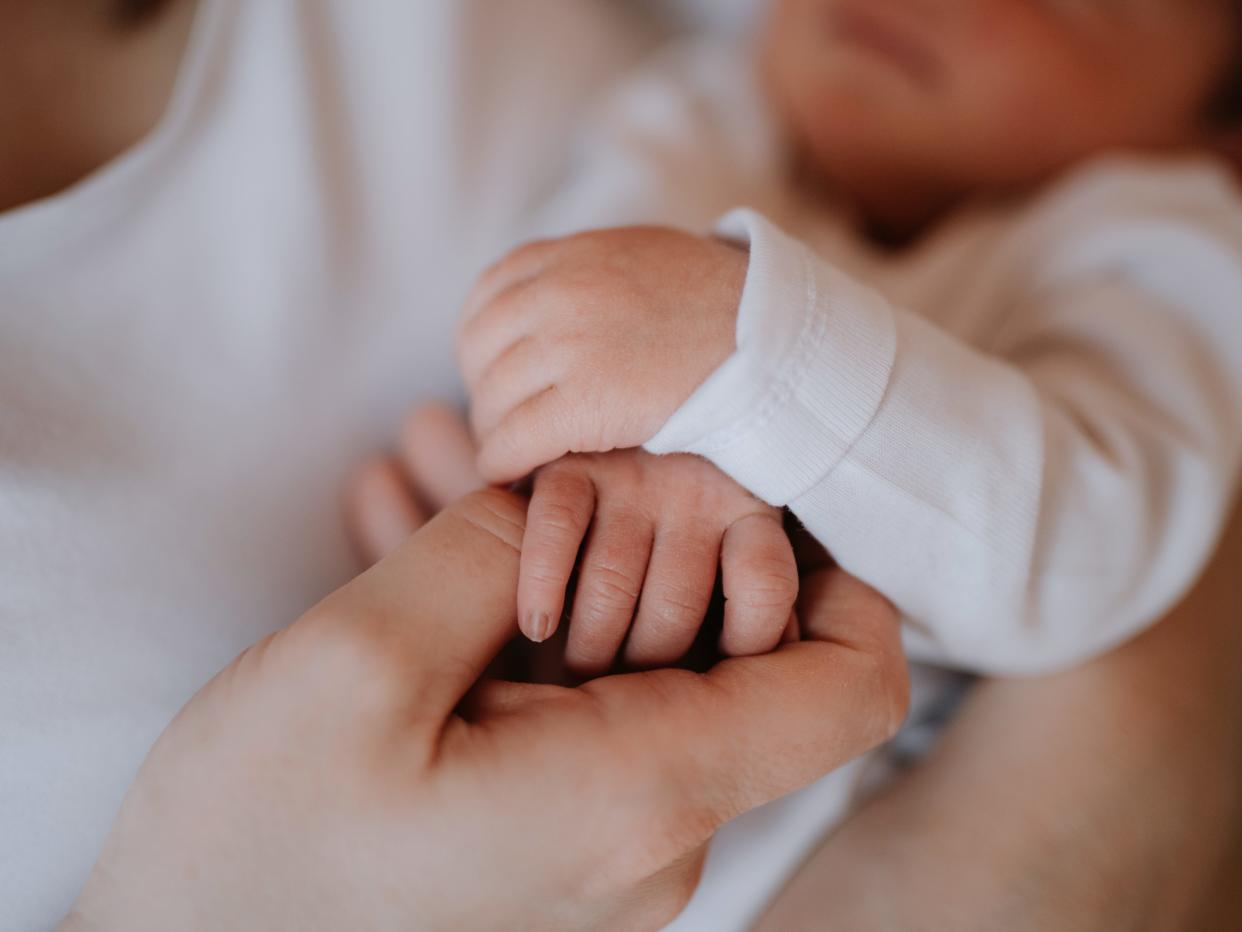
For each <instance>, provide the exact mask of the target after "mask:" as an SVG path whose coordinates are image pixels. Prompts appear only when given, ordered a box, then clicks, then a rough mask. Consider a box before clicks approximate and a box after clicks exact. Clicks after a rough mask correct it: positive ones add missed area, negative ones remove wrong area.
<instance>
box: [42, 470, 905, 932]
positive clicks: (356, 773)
mask: <svg viewBox="0 0 1242 932" xmlns="http://www.w3.org/2000/svg"><path fill="white" fill-rule="evenodd" d="M523 509H524V505H523V504H522V502H521V500H520V499H519V498H517V497H516V496H512V495H509V494H507V493H503V492H499V491H495V490H492V491H486V492H480V493H475V494H473V495H470V496H468V497H467V498H465V499H463V500H462V501H460V502H458V503H457V504H456V505H453V506H451V507H449V508H448V509H446V510H445V511H443V512H441V514H440V515H439V516H437V517H436V518H435V519H434V520H432V521H431V522H430V523H429V524H428V525H427V526H426V527H424V528H423V529H422V531H420V532H419V533H418V534H416V535H415V536H413V537H412V538H410V539H409V540H408V541H407V542H406V543H405V544H403V545H402V546H401V547H399V548H398V549H397V550H396V551H395V552H394V553H393V554H391V555H390V556H389V557H388V558H387V559H385V560H384V561H382V562H381V563H379V564H378V565H376V566H375V567H374V568H372V569H371V570H370V571H368V572H367V573H365V574H363V575H362V576H360V577H359V578H358V579H356V580H355V581H354V582H352V583H350V584H349V585H347V586H345V587H344V588H343V589H341V590H339V591H338V592H336V593H335V594H334V595H332V596H330V597H329V598H328V599H327V600H325V601H324V602H323V603H321V604H320V605H319V606H317V607H316V608H314V609H313V610H312V611H311V612H309V613H308V614H307V615H306V616H304V617H303V618H302V619H300V620H299V621H298V622H296V623H295V624H293V625H292V626H291V627H289V628H287V629H285V630H284V631H283V632H281V633H278V634H276V635H274V636H273V637H271V638H269V639H267V640H265V641H263V642H261V643H260V644H258V645H256V646H255V647H253V648H251V649H250V650H248V651H247V652H246V653H244V654H243V655H242V656H241V657H239V658H238V659H237V660H236V661H235V662H234V663H233V664H232V665H231V666H229V667H228V668H227V669H225V670H224V671H223V672H222V673H221V674H219V675H218V676H217V677H216V678H215V679H214V680H213V681H212V682H211V683H210V684H208V685H207V686H206V687H205V688H204V689H203V690H202V691H201V692H200V693H199V694H198V695H197V696H196V697H195V698H194V699H193V700H191V701H190V703H189V704H188V705H187V706H186V707H185V708H184V709H183V710H182V712H181V713H180V714H179V715H178V717H177V718H176V719H175V720H174V722H173V723H172V725H170V727H169V729H168V730H167V731H166V732H165V734H164V735H163V737H161V739H160V740H159V742H158V743H157V744H156V746H155V748H154V749H153V750H152V752H151V754H150V756H149V757H148V759H147V761H146V762H145V764H144V765H143V767H142V770H141V771H140V773H139V775H138V777H137V779H136V781H135V783H134V785H133V786H132V788H131V790H130V792H129V794H128V796H127V798H126V801H125V804H124V806H123V808H122V811H121V814H120V815H119V817H118V820H117V823H116V825H115V826H114V828H113V831H112V833H111V835H110V836H109V839H108V842H107V844H106V847H105V851H104V853H103V855H102V856H101V859H100V861H99V863H98V864H97V865H96V868H95V870H94V872H93V873H92V876H91V878H90V880H89V882H88V884H87V886H86V889H85V890H84V892H83V894H82V896H81V898H80V900H79V902H78V904H77V905H76V907H75V909H74V911H73V913H72V915H71V916H70V917H69V919H67V920H66V925H65V928H67V929H72V930H81V929H126V930H143V929H161V930H162V929H181V930H194V929H219V928H228V929H274V928H296V929H300V930H316V929H341V928H365V929H376V930H379V929H403V930H404V929H409V928H414V927H417V928H450V927H451V928H492V927H501V926H503V927H506V928H539V929H554V928H585V927H590V928H600V927H608V926H624V927H627V928H634V927H655V926H658V925H660V924H661V923H663V922H665V921H666V920H668V919H669V918H671V917H672V916H673V915H674V914H676V913H677V912H678V911H679V910H680V909H681V908H682V906H683V905H684V903H685V902H686V900H687V898H688V897H689V895H690V892H691V891H692V889H693V887H694V885H695V883H696V881H697V876H698V871H699V868H700V865H701V861H702V854H703V851H704V845H705V843H706V842H707V841H708V839H709V838H710V837H711V835H712V833H713V832H714V831H715V829H716V828H717V827H718V826H719V825H720V824H721V823H722V822H724V821H725V820H727V819H729V818H731V817H733V816H735V815H737V814H738V813H740V812H742V811H744V810H746V809H748V808H750V807H753V806H756V805H758V804H760V803H763V802H766V801H767V800H770V799H772V798H774V797H776V796H779V795H781V794H784V793H787V792H789V791H791V790H793V789H795V788H797V787H799V786H801V785H803V784H805V783H807V782H808V781H810V780H812V779H814V778H815V777H817V776H818V775H820V774H822V773H824V772H826V771H828V770H830V769H831V768H833V767H834V766H836V765H838V764H840V763H842V762H844V761H846V760H848V759H849V758H852V757H854V756H856V755H858V754H860V753H862V752H863V751H865V750H867V749H869V748H870V747H872V746H874V745H875V744H877V743H878V742H880V741H882V740H884V739H885V738H887V737H888V736H889V735H890V734H891V733H892V731H893V730H894V728H895V727H896V725H897V723H898V722H899V721H900V719H901V718H902V716H903V714H904V710H905V703H906V695H907V687H906V679H905V667H904V660H903V657H902V654H901V649H900V645H899V642H898V636H897V630H898V629H897V621H896V617H895V615H894V613H893V611H892V610H891V608H890V607H889V606H888V605H887V603H885V602H884V601H883V600H882V599H881V598H879V597H878V596H876V595H875V594H874V593H872V592H871V591H870V590H868V589H866V588H865V587H863V586H861V585H860V584H858V583H856V582H854V581H853V580H851V579H849V578H848V577H846V576H844V575H843V574H840V573H835V574H827V575H820V576H817V577H815V578H813V579H810V580H807V581H806V583H805V584H804V587H803V593H804V598H805V600H806V601H805V605H806V608H805V609H804V615H803V619H802V620H803V634H804V637H805V638H806V640H804V641H802V642H799V643H794V644H787V645H784V646H782V647H781V648H780V649H779V650H777V651H776V652H775V653H772V654H769V655H766V656H761V657H747V658H739V659H733V660H726V661H724V662H722V663H720V664H718V665H717V666H716V667H714V668H713V669H712V670H711V671H710V672H709V673H707V674H695V673H690V672H687V671H681V670H663V671H655V672H649V673H639V674H630V675H624V676H616V677H606V678H603V679H599V680H595V681H593V682H591V683H588V684H586V685H584V686H581V687H578V688H573V689H569V688H562V687H551V686H533V685H521V684H513V683H504V682H484V683H482V684H480V685H478V686H475V684H476V681H477V680H478V678H479V675H480V672H481V671H482V670H483V669H484V667H485V666H486V665H487V663H488V662H489V661H490V660H491V658H492V657H493V656H494V655H495V654H496V652H497V651H498V650H499V649H500V647H501V645H502V644H503V643H504V642H505V641H506V640H507V639H509V638H510V637H511V636H512V635H513V634H514V633H515V631H516V625H515V620H514V604H515V595H516V593H515V588H516V581H517V570H518V551H517V544H518V542H519V541H520V538H521V533H522V524H523V518H524V513H523ZM472 687H473V688H472Z"/></svg>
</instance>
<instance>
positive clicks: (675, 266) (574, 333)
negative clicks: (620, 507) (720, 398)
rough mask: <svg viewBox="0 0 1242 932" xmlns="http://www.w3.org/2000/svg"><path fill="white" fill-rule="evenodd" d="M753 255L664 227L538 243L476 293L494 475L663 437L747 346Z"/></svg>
mask: <svg viewBox="0 0 1242 932" xmlns="http://www.w3.org/2000/svg"><path fill="white" fill-rule="evenodd" d="M746 267H747V256H746V254H745V253H744V252H742V251H741V250H739V249H737V248H735V247H733V246H730V245H727V244H726V243H723V242H721V241H719V240H714V239H709V238H704V237H699V236H693V235H691V234H688V233H682V232H679V231H676V230H670V229H663V228H656V227H633V228H625V229H617V230H603V231H598V232H592V233H583V234H579V235H577V236H571V237H567V238H565V239H559V240H549V241H543V242H536V243H531V244H529V245H526V246H523V247H521V248H519V249H517V250H515V251H514V252H512V253H510V254H509V255H508V256H506V257H505V258H504V259H502V260H501V261H500V262H499V263H497V264H496V265H495V266H493V267H492V268H491V269H489V270H488V271H487V272H485V273H484V275H483V276H482V278H480V280H479V282H478V283H477V284H476V285H475V287H474V289H473V291H472V292H471V294H470V296H469V298H468V299H467V301H466V307H465V315H464V321H463V324H462V330H461V341H460V359H461V366H462V372H463V374H464V376H465V379H466V383H467V385H468V386H469V388H470V392H471V397H472V404H471V423H472V426H473V428H474V431H475V433H476V435H477V437H478V440H479V445H480V453H479V469H480V471H481V472H482V474H483V476H484V477H485V478H487V479H489V480H491V481H493V482H508V481H513V480H516V479H520V478H521V477H523V476H525V475H527V474H528V473H530V472H531V471H532V470H534V469H536V468H537V467H539V466H542V465H544V464H546V463H550V462H553V461H555V460H557V459H559V458H560V457H561V456H563V455H565V454H567V453H603V452H607V451H609V450H613V449H618V448H628V447H636V446H640V445H642V444H643V443H645V442H646V441H647V440H649V439H651V438H652V437H653V436H655V434H656V433H657V432H658V431H659V429H660V428H661V427H662V426H663V425H664V422H665V421H667V420H668V418H669V417H670V416H671V415H672V414H673V412H675V411H676V410H677V409H678V408H679V407H680V406H681V405H682V403H683V402H684V401H685V400H686V399H687V398H689V396H690V395H691V393H693V392H694V390H695V389H696V388H697V387H698V386H699V385H700V384H701V383H702V382H703V381H704V380H705V379H706V378H707V377H708V376H709V375H711V373H712V372H713V371H714V370H715V369H716V368H717V367H718V366H719V365H720V364H721V363H722V362H723V361H724V360H725V359H726V358H727V357H728V356H729V355H730V354H731V353H732V352H733V349H734V347H735V336H734V331H735V328H736V321H737V308H738V304H739V302H740V300H741V295H742V286H743V283H744V282H745V279H746Z"/></svg>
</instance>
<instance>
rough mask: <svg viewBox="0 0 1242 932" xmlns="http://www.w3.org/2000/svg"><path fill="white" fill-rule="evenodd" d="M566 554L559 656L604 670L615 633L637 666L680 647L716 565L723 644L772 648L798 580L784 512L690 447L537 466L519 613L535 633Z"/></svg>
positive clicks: (556, 608) (552, 605)
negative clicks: (568, 596) (564, 635)
mask: <svg viewBox="0 0 1242 932" xmlns="http://www.w3.org/2000/svg"><path fill="white" fill-rule="evenodd" d="M580 554H581V556H580ZM575 566H577V584H576V587H575V594H574V599H573V607H572V616H571V620H570V627H569V636H568V643H567V646H566V663H567V664H568V665H569V666H570V667H571V668H572V669H574V670H575V671H577V672H579V673H582V674H587V675H591V674H598V673H603V672H605V671H606V670H607V669H608V668H609V667H610V666H611V665H612V663H613V661H614V659H615V658H616V656H617V655H618V653H619V652H620V651H621V650H622V644H623V643H624V660H625V662H626V663H627V664H630V665H633V666H639V667H648V666H657V665H661V664H667V663H672V662H674V661H676V660H677V659H679V658H680V657H682V656H683V655H684V654H685V653H686V651H687V650H688V649H689V648H690V646H691V644H692V643H693V642H694V639H695V636H696V634H697V632H698V629H699V626H700V624H701V623H702V621H703V618H704V616H705V615H706V614H707V610H708V603H709V601H710V599H711V596H712V592H713V590H714V588H715V585H716V578H717V572H718V571H719V574H720V577H721V579H722V583H723V590H724V596H725V607H724V628H723V632H722V634H721V641H720V648H721V651H722V652H723V653H725V654H726V655H730V656H738V655H745V654H756V653H763V652H765V651H768V650H771V649H772V648H774V647H775V646H776V645H777V644H778V643H779V642H780V640H781V636H782V634H783V633H784V632H785V630H786V628H787V627H788V626H789V624H790V621H791V619H792V612H793V606H794V600H795V598H796V596H797V592H798V573H797V567H796V565H795V563H794V556H793V550H792V548H791V546H790V543H789V539H788V538H787V537H786V535H785V532H784V529H783V527H782V523H781V514H780V512H779V511H778V510H777V509H775V508H772V507H770V506H768V505H765V504H764V503H763V502H760V501H759V500H758V499H756V498H754V496H752V495H750V494H749V493H748V492H747V491H746V490H745V489H743V488H742V487H741V486H739V485H738V484H737V483H735V482H734V481H733V480H731V479H730V478H729V477H728V476H726V475H724V474H723V473H721V472H720V471H719V470H718V469H716V468H715V467H714V466H712V465H711V464H710V463H708V462H707V461H706V460H702V459H699V458H698V457H694V456H663V457H660V456H654V455H652V454H650V453H646V452H643V451H641V450H624V451H618V452H614V453H610V454H604V455H577V456H569V457H566V458H564V459H561V460H558V461H557V462H555V463H552V464H550V465H548V466H544V467H542V468H541V469H539V470H538V471H537V472H536V473H535V476H534V487H533V491H532V495H531V503H530V509H529V512H528V515H527V523H526V532H525V535H524V537H523V539H522V557H521V574H520V578H519V583H518V618H519V620H520V623H521V626H522V630H523V631H524V632H525V633H526V635H527V636H528V637H530V638H531V639H532V640H536V641H542V640H545V639H546V638H547V637H549V636H550V635H551V634H552V633H553V632H554V631H555V630H556V627H557V624H558V622H559V621H560V619H561V617H562V613H563V610H564V603H565V592H566V587H567V585H568V584H569V581H570V577H571V575H572V574H573V573H574V570H575Z"/></svg>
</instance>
